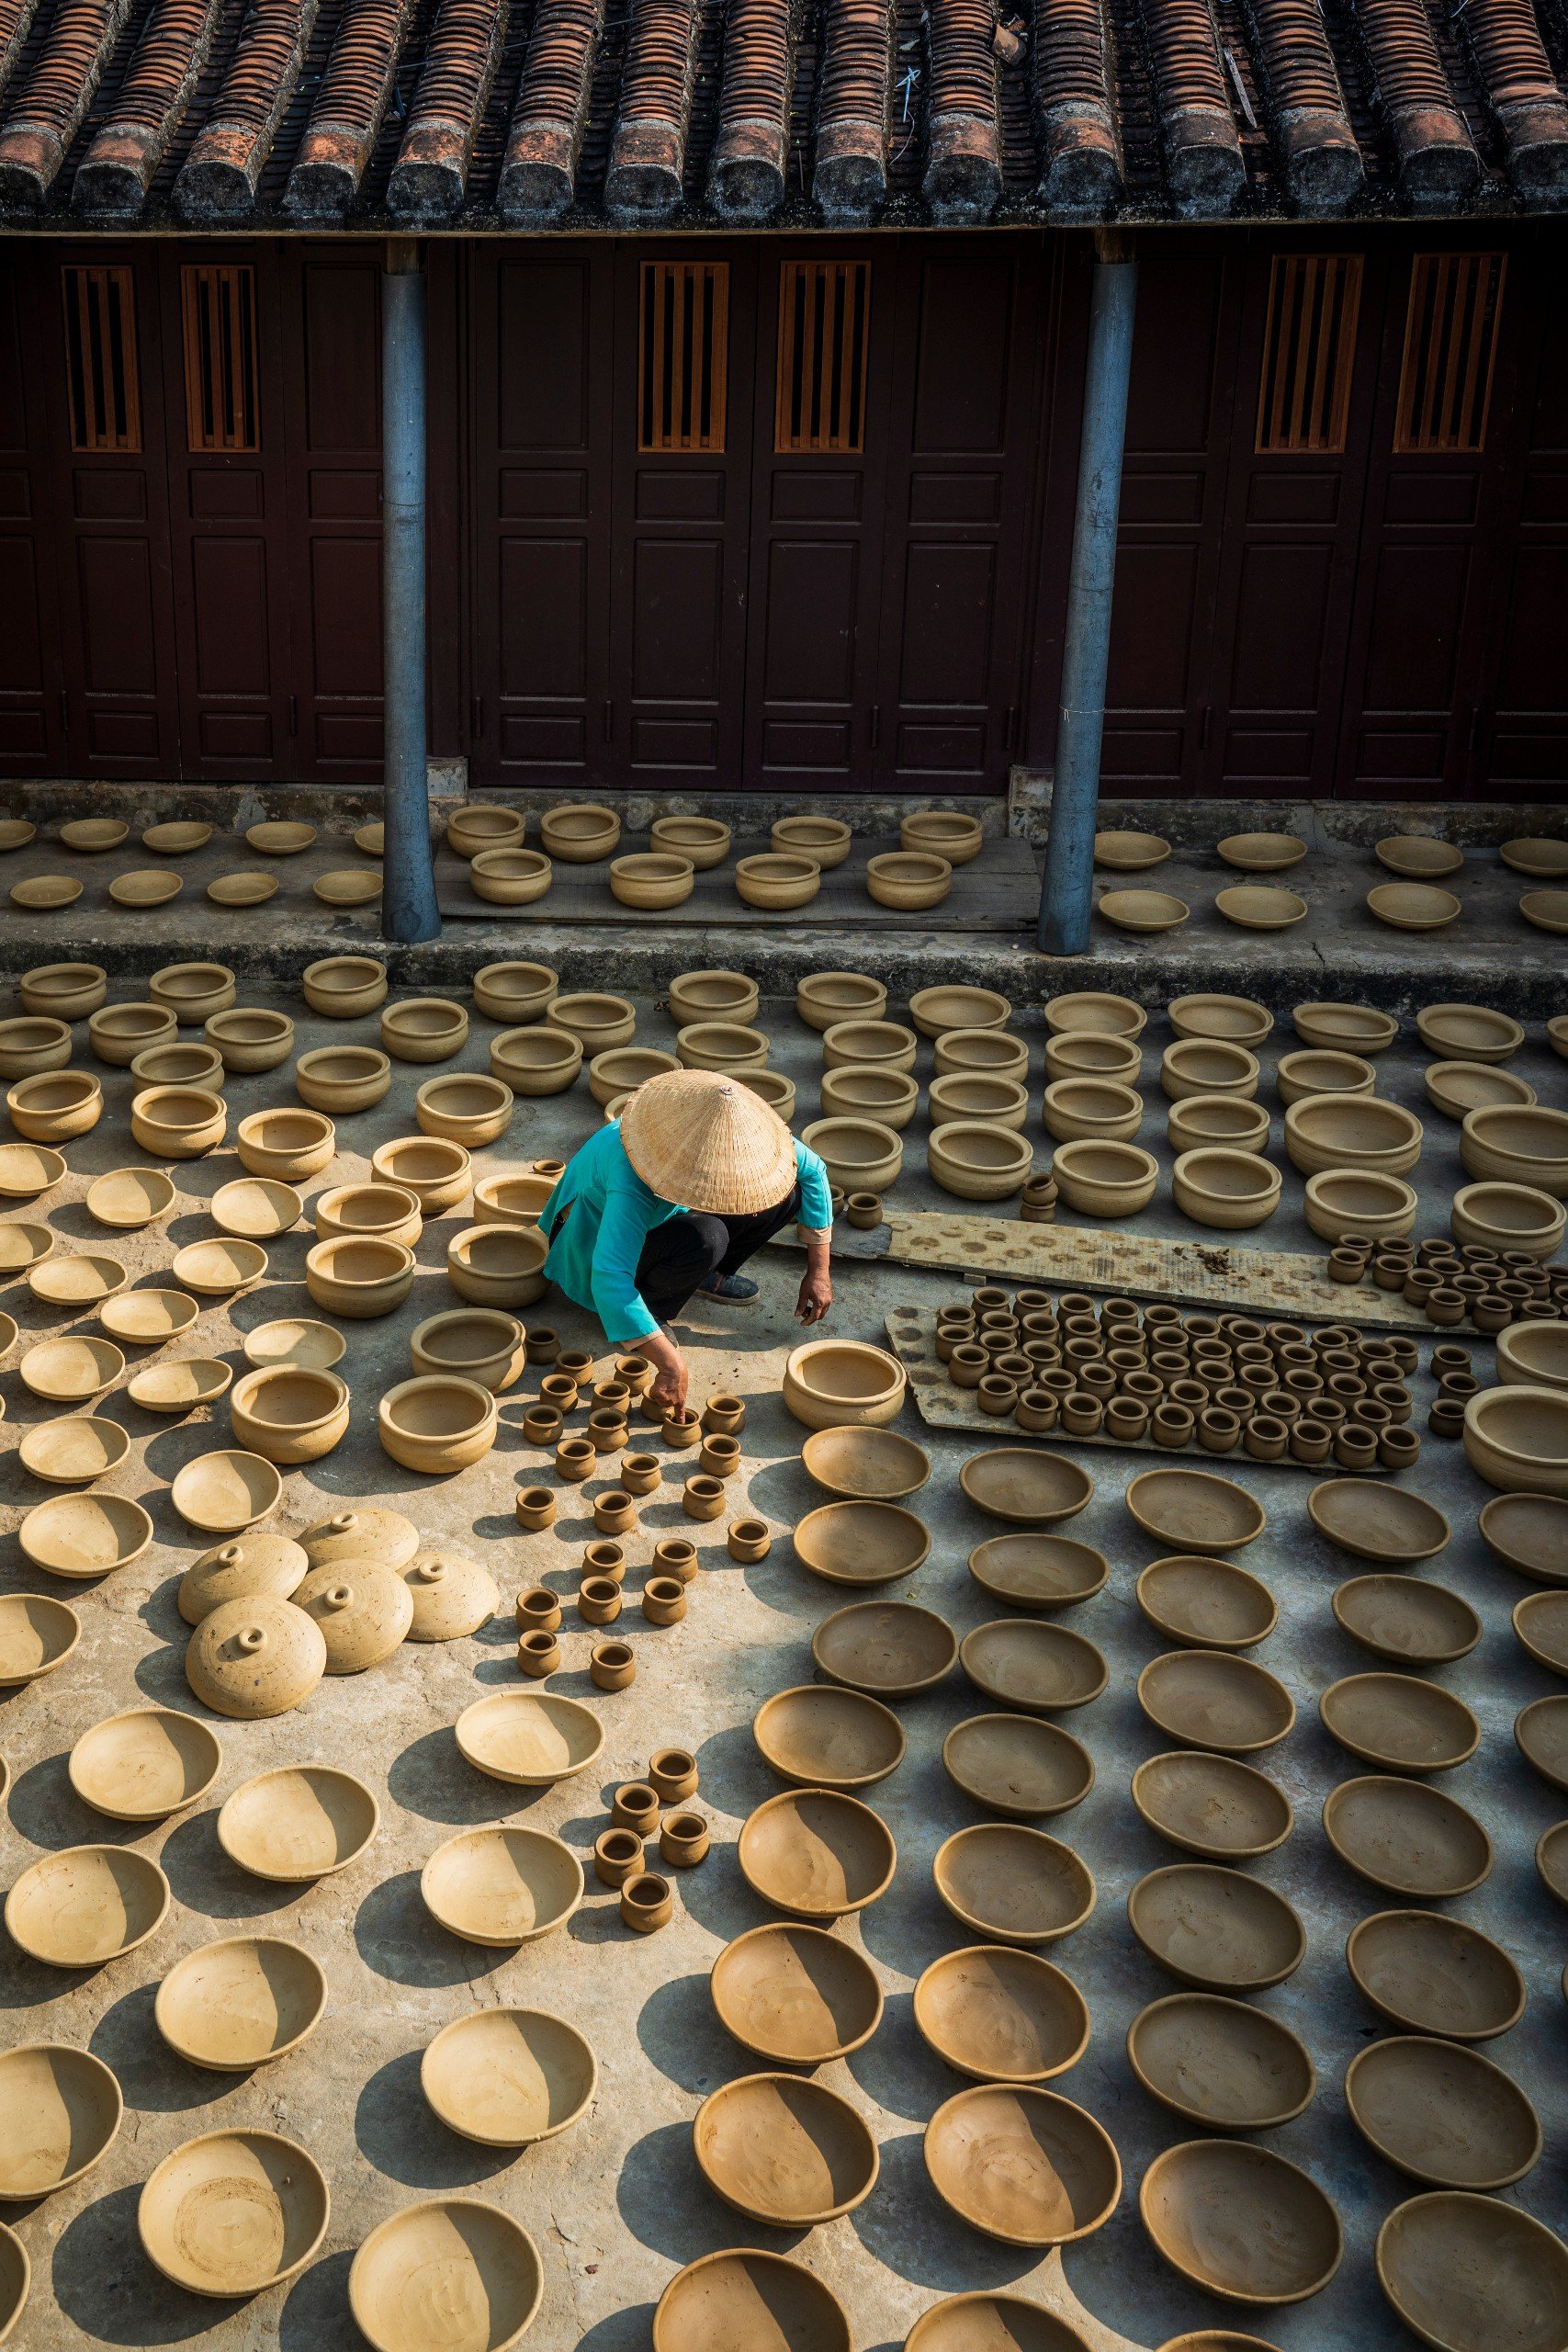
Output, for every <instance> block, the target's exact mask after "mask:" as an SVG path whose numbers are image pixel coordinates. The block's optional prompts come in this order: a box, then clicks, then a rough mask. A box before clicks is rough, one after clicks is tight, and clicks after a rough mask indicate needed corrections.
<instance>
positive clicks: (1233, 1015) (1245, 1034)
mask: <svg viewBox="0 0 1568 2352" xmlns="http://www.w3.org/2000/svg"><path fill="white" fill-rule="evenodd" d="M1165 1011H1166V1018H1167V1020H1168V1022H1169V1023H1170V1025H1171V1027H1172V1028H1173V1029H1174V1030H1175V1032H1176V1034H1177V1035H1178V1036H1179V1037H1220V1038H1223V1039H1224V1041H1225V1042H1226V1043H1227V1044H1228V1045H1232V1046H1260V1045H1261V1044H1262V1043H1263V1040H1264V1038H1265V1037H1267V1036H1268V1035H1269V1032H1270V1030H1271V1029H1272V1028H1273V1026H1274V1016H1273V1014H1272V1013H1271V1012H1269V1008H1268V1006H1267V1005H1264V1004H1259V1003H1258V1001H1257V1000H1256V999H1255V998H1253V997H1249V996H1178V997H1172V999H1171V1001H1170V1002H1169V1003H1168V1005H1167V1006H1166V1008H1165Z"/></svg>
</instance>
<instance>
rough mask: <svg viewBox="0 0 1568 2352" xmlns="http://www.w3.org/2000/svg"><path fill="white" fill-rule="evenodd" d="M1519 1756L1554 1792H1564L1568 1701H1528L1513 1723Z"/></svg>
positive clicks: (1567, 1763)
mask: <svg viewBox="0 0 1568 2352" xmlns="http://www.w3.org/2000/svg"><path fill="white" fill-rule="evenodd" d="M1514 1739H1515V1742H1516V1744H1517V1747H1518V1751H1519V1754H1520V1755H1521V1756H1522V1757H1523V1758H1524V1759H1525V1762H1526V1763H1527V1764H1529V1765H1532V1766H1533V1767H1534V1769H1535V1770H1536V1771H1538V1772H1539V1773H1540V1777H1541V1779H1542V1780H1543V1781H1550V1782H1551V1786H1552V1787H1553V1788H1554V1789H1568V1698H1551V1699H1535V1700H1532V1701H1531V1702H1530V1704H1529V1706H1528V1707H1523V1708H1521V1709H1520V1711H1519V1713H1518V1714H1517V1716H1516V1717H1515V1719H1514Z"/></svg>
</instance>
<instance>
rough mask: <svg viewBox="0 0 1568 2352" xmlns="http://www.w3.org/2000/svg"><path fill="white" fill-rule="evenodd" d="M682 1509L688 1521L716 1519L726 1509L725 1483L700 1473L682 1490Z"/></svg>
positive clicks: (688, 1480) (689, 1479)
mask: <svg viewBox="0 0 1568 2352" xmlns="http://www.w3.org/2000/svg"><path fill="white" fill-rule="evenodd" d="M681 1508H682V1510H683V1511H684V1512H685V1514H686V1517H687V1518H688V1519H698V1520H701V1519H716V1518H717V1517H718V1515H719V1513H720V1512H721V1511H722V1510H723V1509H724V1481H723V1479H722V1478H713V1477H709V1476H706V1474H705V1473H703V1472H699V1473H698V1474H697V1475H696V1476H694V1477H691V1478H688V1479H687V1481H686V1483H685V1485H684V1486H683V1487H682V1489H681Z"/></svg>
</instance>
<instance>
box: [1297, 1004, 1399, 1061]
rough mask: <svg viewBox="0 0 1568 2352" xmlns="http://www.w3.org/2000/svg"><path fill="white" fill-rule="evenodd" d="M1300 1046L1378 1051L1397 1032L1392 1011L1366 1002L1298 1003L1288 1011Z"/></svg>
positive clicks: (1366, 1052) (1335, 1049)
mask: <svg viewBox="0 0 1568 2352" xmlns="http://www.w3.org/2000/svg"><path fill="white" fill-rule="evenodd" d="M1291 1019H1292V1023H1294V1025H1295V1032H1296V1035H1297V1036H1298V1037H1299V1038H1300V1039H1301V1041H1302V1043H1303V1046H1328V1047H1329V1048H1331V1049H1332V1050H1334V1051H1337V1052H1344V1053H1350V1054H1379V1053H1382V1050H1383V1048H1384V1047H1385V1046H1391V1045H1392V1044H1393V1041H1394V1039H1395V1037H1397V1036H1398V1035H1399V1023H1398V1022H1397V1021H1396V1020H1395V1018H1394V1016H1393V1013H1392V1012H1380V1011H1379V1010H1378V1009H1377V1008H1376V1007H1375V1006H1374V1005H1370V1004H1298V1005H1296V1006H1295V1007H1294V1008H1293V1009H1292V1014H1291Z"/></svg>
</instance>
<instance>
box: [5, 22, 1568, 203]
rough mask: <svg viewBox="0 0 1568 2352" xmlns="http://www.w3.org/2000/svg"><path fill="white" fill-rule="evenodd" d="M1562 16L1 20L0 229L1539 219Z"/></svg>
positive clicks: (1556, 114)
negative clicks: (1506, 215) (1526, 214)
mask: <svg viewBox="0 0 1568 2352" xmlns="http://www.w3.org/2000/svg"><path fill="white" fill-rule="evenodd" d="M998 5H999V19H998ZM1015 7H1016V13H1015ZM1559 10H1563V11H1568V0H1451V5H1450V0H927V5H925V6H921V0H0V220H4V221H6V222H9V223H12V224H16V223H18V222H20V221H23V220H27V219H28V218H29V217H31V218H39V217H40V216H41V217H42V218H43V219H44V220H47V221H49V223H50V224H51V225H63V224H64V223H66V222H71V223H80V224H82V225H84V226H86V225H109V224H112V225H114V226H115V227H116V228H117V229H118V228H123V227H126V226H130V225H136V224H138V223H141V224H142V225H151V224H154V223H163V222H166V221H168V220H171V219H174V220H185V221H186V222H188V223H190V224H191V225H193V226H196V227H200V228H208V227H210V226H215V225H216V226H229V227H247V226H255V227H262V228H266V229H269V230H270V229H287V228H301V229H310V228H314V229H318V230H319V229H321V228H322V227H326V226H338V225H342V226H347V227H353V226H379V227H381V228H386V227H388V226H389V225H396V224H398V223H403V224H407V225H408V226H410V227H422V226H436V225H453V226H458V227H465V226H467V227H474V228H494V227H498V226H503V227H513V228H517V229H526V230H535V229H541V228H552V227H553V228H567V229H571V228H582V227H586V226H602V225H605V224H606V223H608V224H609V225H612V226H633V227H646V226H680V227H692V226H702V225H705V224H707V225H713V226H723V225H730V226H737V225H742V224H743V225H746V226H748V227H754V226H759V225H772V226H778V227H788V228H792V229H802V228H807V227H810V226H813V225H832V226H841V225H852V224H855V223H860V222H871V221H881V222H884V223H888V222H891V223H893V224H896V225H919V224H921V223H923V222H928V221H959V222H974V221H982V220H1002V221H1015V222H1016V221H1029V220H1092V219H1099V218H1111V217H1122V218H1125V219H1132V220H1137V219H1158V218H1178V219H1188V220H1230V219H1235V220H1247V219H1258V218H1265V217H1266V218H1276V219H1277V218H1281V217H1290V216H1292V215H1296V216H1308V217H1311V216H1325V215H1334V214H1339V213H1346V212H1348V213H1350V214H1352V215H1354V214H1370V215H1371V216H1373V217H1377V218H1381V219H1387V218H1401V217H1412V216H1416V217H1419V216H1421V215H1423V214H1432V213H1442V214H1449V215H1452V214H1464V213H1467V212H1468V213H1478V214H1482V215H1485V214H1489V213H1500V212H1517V211H1521V210H1527V209H1528V210H1535V209H1543V208H1555V207H1557V206H1560V205H1564V204H1568V103H1565V102H1564V95H1563V94H1564V88H1565V87H1568V84H1565V82H1564V69H1565V67H1568V13H1565V14H1559V13H1558V11H1559Z"/></svg>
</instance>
